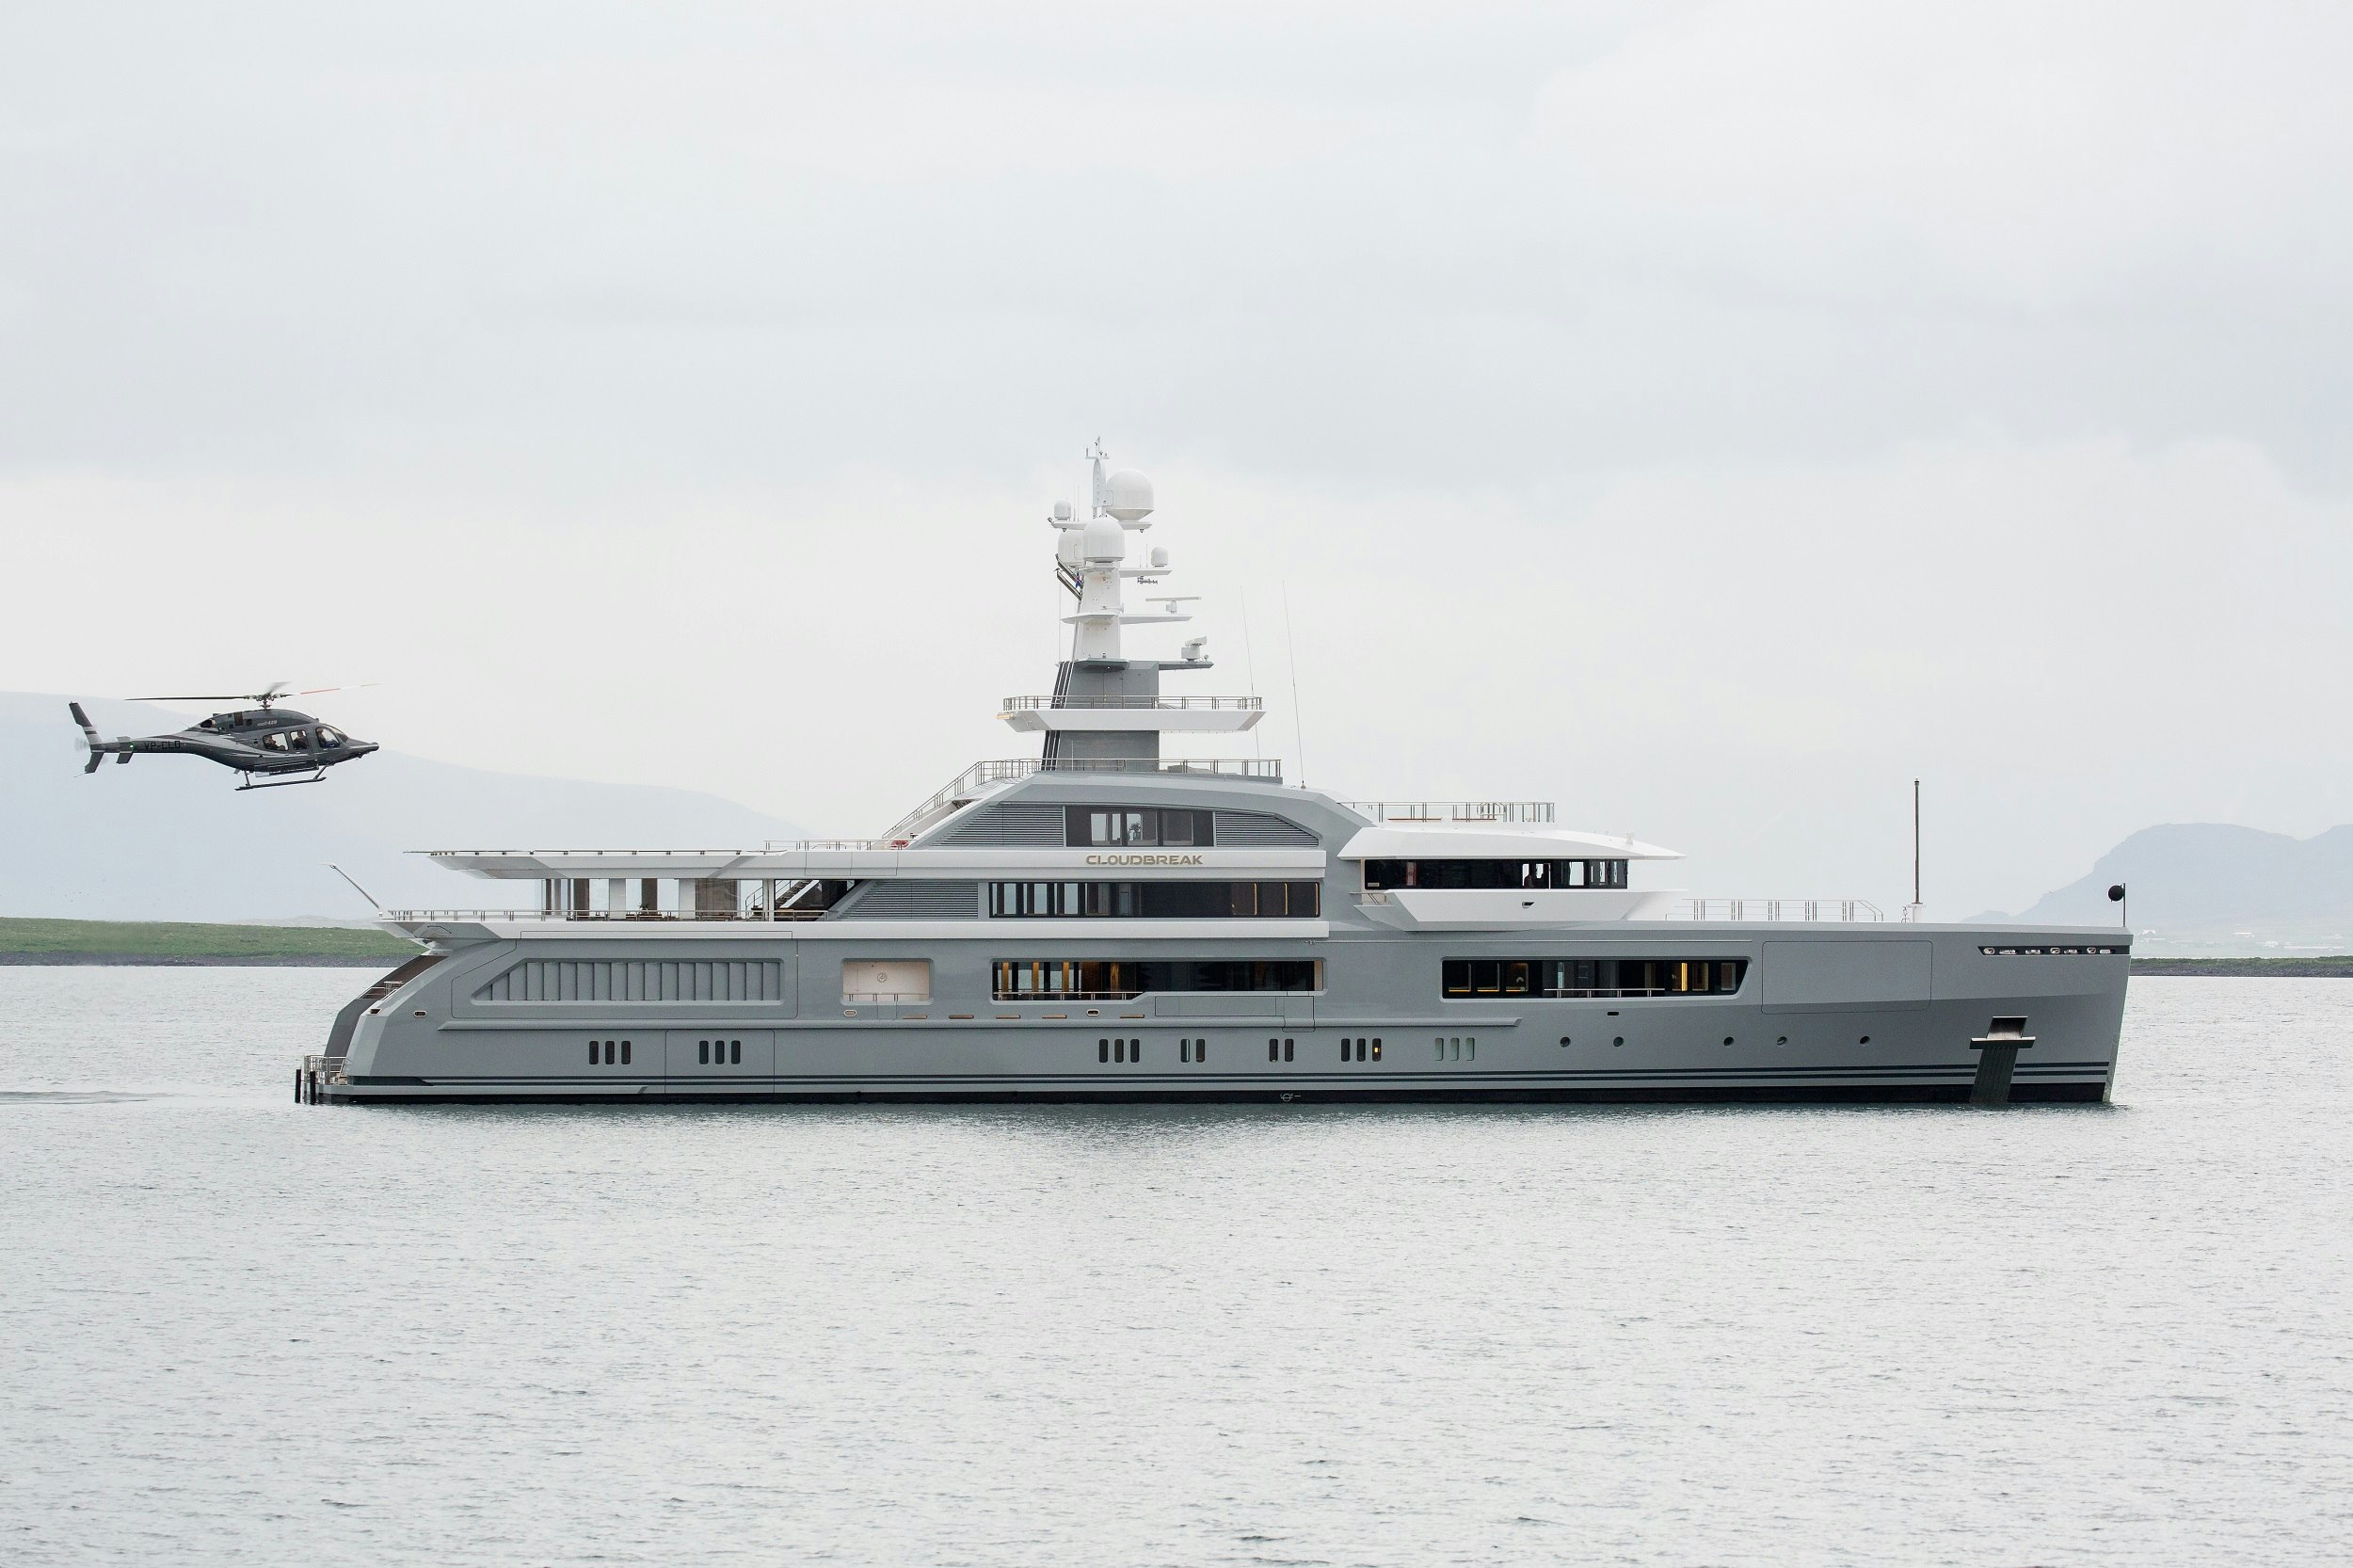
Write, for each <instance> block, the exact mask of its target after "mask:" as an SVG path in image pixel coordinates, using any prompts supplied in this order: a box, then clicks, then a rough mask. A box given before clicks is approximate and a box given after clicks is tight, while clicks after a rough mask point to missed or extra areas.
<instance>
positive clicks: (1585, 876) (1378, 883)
mask: <svg viewBox="0 0 2353 1568" xmlns="http://www.w3.org/2000/svg"><path fill="white" fill-rule="evenodd" d="M1625 868H1626V863H1625V861H1624V860H1368V861H1366V862H1365V886H1366V887H1367V888H1369V889H1372V890H1374V891H1382V890H1385V889H1387V888H1623V887H1625V885H1626V880H1625Z"/></svg>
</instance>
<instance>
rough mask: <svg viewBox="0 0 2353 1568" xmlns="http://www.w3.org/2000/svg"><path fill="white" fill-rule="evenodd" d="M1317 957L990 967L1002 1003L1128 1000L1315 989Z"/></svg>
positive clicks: (1064, 961) (1036, 961)
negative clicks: (1153, 994) (1163, 994)
mask: <svg viewBox="0 0 2353 1568" xmlns="http://www.w3.org/2000/svg"><path fill="white" fill-rule="evenodd" d="M1321 982H1322V976H1321V973H1320V972H1319V966H1318V964H1317V962H1316V960H1314V959H1312V958H1203V959H1181V958H1180V959H1164V958H1156V959H1144V960H1136V959H1127V958H1000V959H999V960H997V962H996V963H995V964H994V965H992V966H991V985H990V994H991V995H992V996H993V997H994V998H995V1000H999V1001H1019V1000H1022V999H1024V998H1029V997H1034V998H1036V999H1038V1000H1041V1001H1052V1000H1113V1001H1124V1000H1128V999H1129V998H1131V997H1139V996H1142V995H1144V993H1145V992H1147V991H1313V990H1317V989H1320V988H1321Z"/></svg>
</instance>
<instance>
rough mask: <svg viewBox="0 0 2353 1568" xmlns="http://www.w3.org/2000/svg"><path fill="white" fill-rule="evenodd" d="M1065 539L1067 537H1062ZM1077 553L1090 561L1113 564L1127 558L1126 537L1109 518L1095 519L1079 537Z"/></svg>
mask: <svg viewBox="0 0 2353 1568" xmlns="http://www.w3.org/2000/svg"><path fill="white" fill-rule="evenodd" d="M1065 537H1067V536H1065ZM1080 538H1081V539H1082V540H1084V541H1085V542H1084V543H1082V544H1080V547H1079V552H1080V554H1082V555H1084V556H1085V557H1086V558H1087V559H1088V560H1090V561H1099V562H1105V563H1114V562H1119V561H1124V560H1126V559H1127V558H1128V536H1127V534H1126V532H1125V531H1123V530H1122V529H1121V528H1120V526H1119V524H1118V523H1116V522H1113V521H1112V520H1111V519H1110V518H1096V520H1094V521H1092V522H1090V523H1088V524H1087V525H1086V528H1085V531H1084V532H1083V533H1081V534H1080Z"/></svg>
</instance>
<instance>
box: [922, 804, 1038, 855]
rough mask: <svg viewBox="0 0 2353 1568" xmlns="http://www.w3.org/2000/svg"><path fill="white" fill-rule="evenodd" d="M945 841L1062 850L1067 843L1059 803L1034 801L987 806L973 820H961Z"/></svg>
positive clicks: (976, 813)
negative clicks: (1038, 802) (1044, 803)
mask: <svg viewBox="0 0 2353 1568" xmlns="http://www.w3.org/2000/svg"><path fill="white" fill-rule="evenodd" d="M939 841H940V842H941V843H943V844H979V845H994V846H996V847H998V848H1006V849H1060V848H1061V847H1062V844H1063V813H1062V808H1061V807H1059V806H1042V805H1039V804H1037V803H1036V802H1034V801H1025V800H1009V801H1007V802H1005V803H1004V804H1003V805H1001V806H984V807H983V808H981V809H980V810H979V811H977V812H975V813H973V816H972V819H971V820H970V821H969V822H962V823H958V824H956V825H955V826H954V827H953V828H952V829H951V830H950V831H949V833H948V835H947V837H945V838H943V839H941V840H939Z"/></svg>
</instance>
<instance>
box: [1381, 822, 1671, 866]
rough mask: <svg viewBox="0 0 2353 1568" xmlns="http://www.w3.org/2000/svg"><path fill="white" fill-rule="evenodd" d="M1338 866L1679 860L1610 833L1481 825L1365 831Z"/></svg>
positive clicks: (1393, 826) (1668, 851) (1388, 827)
mask: <svg viewBox="0 0 2353 1568" xmlns="http://www.w3.org/2000/svg"><path fill="white" fill-rule="evenodd" d="M1334 858H1336V859H1340V860H1472V859H1477V860H1508V859H1521V860H1680V859H1682V858H1683V854H1682V852H1681V851H1679V850H1672V849H1663V848H1661V847H1660V846H1658V845H1657V844H1646V843H1643V842H1641V840H1636V839H1626V838H1621V837H1619V836H1618V835H1616V834H1614V833H1575V832H1571V831H1569V830H1568V829H1566V828H1558V827H1500V826H1489V825H1486V824H1476V825H1471V826H1462V827H1458V826H1454V825H1452V824H1444V823H1433V824H1429V825H1428V826H1420V825H1416V826H1410V827H1409V826H1401V825H1400V824H1395V823H1391V824H1386V825H1385V826H1381V827H1368V828H1366V829H1365V830H1364V831H1363V832H1361V833H1359V834H1357V835H1356V836H1355V837H1354V838H1353V839H1351V840H1348V843H1347V844H1346V846H1345V847H1343V848H1342V849H1341V850H1340V851H1339V852H1338V854H1337V856H1334Z"/></svg>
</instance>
